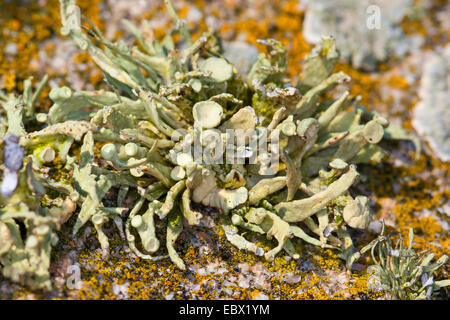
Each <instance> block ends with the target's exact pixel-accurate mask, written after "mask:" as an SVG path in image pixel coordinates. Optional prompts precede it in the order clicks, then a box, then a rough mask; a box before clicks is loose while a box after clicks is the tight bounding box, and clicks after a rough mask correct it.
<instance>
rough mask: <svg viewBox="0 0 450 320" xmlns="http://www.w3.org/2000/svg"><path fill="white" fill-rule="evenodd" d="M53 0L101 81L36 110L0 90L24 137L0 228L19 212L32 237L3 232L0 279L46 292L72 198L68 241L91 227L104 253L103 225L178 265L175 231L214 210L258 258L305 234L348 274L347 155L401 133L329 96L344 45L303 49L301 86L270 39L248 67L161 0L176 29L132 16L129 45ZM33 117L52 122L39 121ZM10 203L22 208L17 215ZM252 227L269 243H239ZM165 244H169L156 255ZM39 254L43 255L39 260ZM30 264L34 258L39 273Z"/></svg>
mask: <svg viewBox="0 0 450 320" xmlns="http://www.w3.org/2000/svg"><path fill="white" fill-rule="evenodd" d="M60 3H61V19H62V28H61V33H62V34H63V35H66V36H69V37H71V38H72V39H73V40H74V43H75V44H76V45H77V46H78V47H79V48H80V49H81V50H84V51H86V52H87V53H88V54H89V55H90V56H91V57H92V59H93V60H94V61H95V63H96V64H97V66H98V67H99V68H100V69H101V71H102V72H103V74H104V76H105V80H106V81H107V83H108V85H109V86H108V90H106V91H72V90H71V89H70V88H67V87H62V88H55V89H53V90H52V91H51V93H50V98H51V100H53V102H54V104H53V106H52V107H51V108H50V110H49V111H48V112H47V113H39V114H36V113H35V112H34V105H33V98H32V97H33V95H31V93H30V92H29V90H28V89H29V87H30V84H27V85H25V86H24V87H25V88H28V89H27V91H26V94H24V96H23V97H16V96H13V95H11V96H6V95H4V94H2V95H0V104H1V106H2V107H3V109H4V110H5V114H6V115H5V116H3V114H2V119H3V118H4V119H3V121H2V123H3V124H4V125H3V127H2V128H3V129H4V130H3V131H1V136H2V137H3V136H5V137H8V136H7V135H5V134H6V133H8V134H9V133H12V134H15V136H17V137H20V139H19V142H18V145H17V146H20V147H23V148H24V150H25V151H24V156H25V158H26V159H27V161H26V166H24V168H22V169H20V171H19V173H18V177H19V183H18V187H17V188H15V189H14V190H13V193H12V197H11V198H10V199H2V200H5V201H4V203H2V207H1V208H0V221H1V222H3V223H6V224H7V223H9V222H11V221H10V220H8V219H10V218H11V217H13V218H23V219H25V221H26V223H25V225H26V233H27V237H26V239H20V238H18V237H17V239H16V240H17V241H16V242H17V244H16V247H14V245H13V246H12V247H11V241H10V240H11V239H10V237H9V236H8V235H7V234H6V235H5V237H6V238H2V239H1V241H2V243H4V244H5V246H6V247H9V249H8V250H7V251H5V252H3V251H2V256H1V257H0V258H1V259H2V260H1V265H2V266H3V267H2V271H3V273H4V275H5V276H6V277H9V278H12V279H13V280H15V281H21V282H25V283H28V282H30V283H31V284H32V285H33V286H34V287H46V288H48V287H49V283H48V281H47V280H48V267H49V256H50V249H51V245H54V244H55V243H56V241H57V238H56V237H55V236H54V235H55V233H54V231H55V230H57V229H58V228H59V227H60V226H61V224H63V223H64V222H66V221H67V219H68V218H69V217H70V215H71V214H72V213H73V212H74V211H75V210H76V209H77V208H78V209H79V212H78V214H77V215H76V218H75V219H74V220H75V224H74V226H73V235H74V236H75V237H76V236H78V234H79V232H80V230H81V229H82V228H83V227H84V226H85V225H86V224H90V225H91V226H93V227H94V228H95V231H96V235H97V238H98V240H99V243H100V247H101V251H102V254H103V257H104V258H105V259H106V258H108V257H110V255H111V250H110V240H109V238H108V233H107V232H105V228H106V226H107V225H108V222H112V223H113V226H114V227H115V228H117V230H118V233H119V235H120V238H121V241H123V242H124V244H125V245H126V246H127V247H128V248H129V249H130V250H131V252H132V253H133V254H135V255H136V256H138V257H139V258H141V259H146V260H150V261H158V260H161V259H166V258H170V260H171V261H172V262H173V263H174V264H175V265H176V266H177V267H178V268H179V269H182V270H185V269H186V265H185V262H184V261H183V260H182V259H181V258H180V256H179V255H178V253H177V243H176V241H177V239H179V237H180V235H181V234H182V232H183V231H184V229H185V228H186V227H187V226H192V225H196V226H199V225H201V224H202V223H203V222H205V220H207V218H209V217H206V216H205V215H207V214H208V213H209V212H211V211H212V210H215V211H216V212H217V213H218V214H219V215H220V220H221V222H220V224H221V225H222V227H223V230H224V231H225V236H226V238H227V239H228V240H229V241H230V242H231V243H232V244H233V245H235V246H236V247H238V248H239V249H242V250H246V251H249V252H252V253H255V254H256V255H258V256H264V257H265V259H266V260H268V261H272V260H274V259H275V258H276V255H278V254H279V253H280V252H282V251H285V252H286V253H287V254H288V255H289V256H290V257H291V258H294V259H297V258H298V257H299V253H298V252H297V250H296V247H295V245H294V244H293V241H292V239H293V238H299V239H301V240H302V241H305V242H307V243H309V244H312V245H315V246H318V247H321V248H329V249H333V250H337V251H338V252H339V257H340V258H342V259H344V260H345V261H346V266H347V268H349V269H351V267H352V264H353V263H354V262H355V261H356V260H357V259H358V258H359V257H360V256H361V253H360V252H359V250H358V249H357V248H356V247H355V246H354V245H353V241H352V238H351V233H350V231H349V228H353V227H354V228H361V229H364V228H366V227H367V224H368V222H369V220H370V218H371V215H370V212H369V208H368V205H367V198H365V197H358V196H356V197H355V198H354V196H353V192H352V193H350V188H352V186H354V185H355V184H356V183H357V181H358V177H359V173H358V172H357V168H356V164H357V163H377V162H379V161H381V159H382V158H383V156H384V155H385V153H386V152H385V151H384V150H383V149H382V147H381V146H380V145H378V143H379V142H380V141H381V140H382V139H384V138H386V139H389V138H399V137H400V138H401V139H408V138H409V137H408V135H407V133H405V132H404V131H402V134H401V135H400V136H398V135H396V134H395V132H397V131H398V129H396V127H395V126H392V125H390V124H389V122H388V121H387V120H386V119H384V118H383V117H382V116H381V115H379V114H378V113H376V112H367V111H366V109H365V108H364V107H362V106H359V105H355V104H353V101H352V100H351V99H349V92H348V91H345V92H344V93H343V94H342V95H341V96H339V97H337V98H336V97H333V89H334V88H335V87H336V86H338V85H343V84H345V83H347V82H348V81H349V80H350V79H349V77H348V76H347V75H346V74H344V73H343V72H338V73H333V68H334V64H335V62H336V61H337V57H338V50H337V49H336V44H335V42H334V40H333V39H332V38H329V37H324V38H323V43H322V44H320V45H319V46H317V47H316V48H315V49H314V51H313V54H311V55H309V56H308V57H307V58H306V62H305V66H307V67H305V69H304V72H303V73H302V75H301V76H300V77H299V80H298V82H297V83H292V81H291V79H289V77H288V72H287V61H288V56H287V50H286V48H285V47H284V46H283V45H282V43H281V42H279V41H277V40H275V39H265V40H260V41H259V43H260V44H261V45H262V46H264V47H265V48H266V51H265V52H264V53H261V54H260V55H259V56H258V59H257V60H256V62H255V63H254V64H253V65H252V67H251V69H250V70H249V72H248V74H247V76H245V77H242V76H241V75H239V74H237V72H236V69H235V68H234V67H233V65H232V64H231V63H230V62H229V61H228V60H227V59H226V58H225V57H224V56H223V51H222V48H221V46H220V39H218V38H217V36H216V35H215V34H214V33H211V32H208V33H205V34H204V36H202V37H199V38H198V39H197V40H195V41H194V40H193V38H192V36H191V34H190V33H189V30H188V28H187V26H186V25H185V22H184V21H183V20H181V19H180V18H179V17H178V15H177V13H176V12H175V10H174V8H173V7H172V5H171V3H170V1H166V2H165V3H166V5H167V11H168V13H169V14H170V16H171V17H172V19H173V20H174V21H175V24H174V27H173V29H172V30H171V31H170V33H169V35H168V36H167V37H165V38H164V40H163V41H157V40H156V39H153V38H152V37H151V36H150V35H149V34H151V33H147V32H146V33H145V34H144V33H143V32H141V31H140V30H139V29H138V28H136V27H133V26H132V25H131V24H128V26H129V27H130V30H131V31H132V33H133V34H134V35H135V36H136V39H137V42H138V45H134V46H132V47H131V48H130V47H129V46H127V45H125V44H124V43H123V42H111V41H109V40H108V39H107V38H106V37H105V36H104V35H103V34H102V33H101V32H100V30H99V29H98V28H96V27H95V26H94V25H93V24H92V23H91V21H90V20H88V19H86V18H85V17H83V16H82V15H81V14H80V10H79V8H78V7H77V6H76V4H75V1H74V0H60ZM82 23H86V24H87V26H89V27H88V28H84V27H83V28H82ZM173 34H179V35H180V40H179V41H178V42H175V41H174V38H172V37H171V35H173ZM39 88H41V86H39ZM39 90H42V88H41V89H38V92H39ZM30 97H31V98H30ZM30 121H33V124H36V123H37V124H38V125H39V123H41V124H48V125H47V126H44V125H42V127H41V128H39V129H40V130H35V129H36V127H35V126H30V125H29V123H30ZM29 131H30V132H29ZM52 150H53V152H52ZM5 160H7V159H5ZM34 160H36V161H34ZM54 165H55V166H56V165H57V166H60V167H56V168H55V166H54ZM5 171H6V170H5ZM5 171H4V172H3V174H4V175H5ZM35 176H36V178H35ZM44 187H45V188H47V189H48V190H51V194H52V196H51V197H50V196H49V194H48V193H49V191H47V190H46V189H44ZM54 195H56V198H55V196H54ZM63 199H65V200H63ZM130 199H131V200H130ZM126 200H127V201H126ZM193 203H195V205H192V204H193ZM191 205H192V206H191ZM16 206H22V207H23V208H24V210H25V209H26V210H25V211H23V210H22V211H21V212H27V214H26V216H21V215H19V216H17V211H14V210H15V207H16ZM199 211H200V212H199ZM41 216H42V217H41ZM41 218H42V219H41ZM154 219H158V220H159V221H158V222H159V224H158V225H159V226H158V227H157V226H156V225H155V220H154ZM28 221H31V222H32V223H31V222H30V224H28ZM13 226H14V224H13ZM161 227H164V228H165V229H166V233H165V239H163V238H162V237H161V234H164V233H161V230H160V228H161ZM2 228H4V226H3V227H2ZM14 228H15V229H14ZM14 228H13V229H14V230H16V231H17V226H14ZM304 229H308V230H309V231H305V230H304ZM247 231H250V232H255V233H259V234H262V235H265V236H266V238H267V239H268V240H271V239H273V238H274V239H275V240H276V243H272V242H270V244H271V245H273V248H269V249H268V250H266V249H264V248H261V247H259V246H258V245H256V244H255V243H253V242H251V241H250V240H248V239H246V238H244V237H243V235H242V234H243V233H245V232H247ZM16 233H17V232H16ZM11 234H12V233H11ZM43 236H45V237H44V238H45V239H44V238H43ZM21 240H26V244H25V245H24V246H21V242H20V241H21ZM49 244H51V245H49ZM161 244H164V245H165V247H166V249H167V254H161V253H160V254H159V255H158V252H161V251H162V250H160V247H161ZM369 248H370V246H369V247H366V248H364V249H363V250H365V251H367V250H368V249H369ZM16 249H17V250H19V251H20V250H25V251H26V250H31V253H27V254H28V256H27V257H32V259H31V260H30V261H28V260H27V259H24V260H23V261H22V260H21V261H16V260H15V259H14V257H15V255H14V254H15V253H16V251H15V250H16ZM20 252H22V251H20ZM39 254H41V258H40V259H41V260H36V259H34V257H35V256H36V255H39ZM36 261H41V262H42V263H40V264H39V267H38V268H37V269H36V268H35V267H34V264H35V263H36ZM30 263H31V266H30V265H29V264H30ZM35 276H43V277H44V278H45V279H46V280H45V281H40V280H39V281H38V280H36V279H35V278H34V277H35ZM30 279H31V280H30Z"/></svg>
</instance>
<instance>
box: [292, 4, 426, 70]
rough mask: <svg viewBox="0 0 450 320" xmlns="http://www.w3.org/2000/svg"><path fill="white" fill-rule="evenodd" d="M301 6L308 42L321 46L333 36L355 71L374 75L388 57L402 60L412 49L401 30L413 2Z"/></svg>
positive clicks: (305, 36)
mask: <svg viewBox="0 0 450 320" xmlns="http://www.w3.org/2000/svg"><path fill="white" fill-rule="evenodd" d="M300 4H301V6H302V7H303V8H306V14H305V20H304V22H303V36H304V38H305V40H306V41H308V42H309V43H311V44H318V43H320V41H321V36H322V35H324V36H334V37H335V38H336V41H337V48H338V50H339V51H340V55H341V59H342V60H343V61H345V62H349V63H351V64H352V65H353V66H354V67H355V68H360V69H364V70H367V71H372V70H374V69H375V68H376V66H377V64H378V62H380V61H384V60H386V59H387V58H388V57H391V56H393V55H394V56H403V55H404V54H405V53H407V51H408V50H410V47H411V45H412V40H411V39H409V38H407V37H405V35H404V33H403V31H402V30H401V28H400V26H399V24H400V22H401V20H402V19H403V17H404V16H405V15H407V14H408V13H409V12H410V11H411V7H412V1H411V0H395V1H392V0H370V1H369V0H300ZM377 17H379V19H377ZM377 22H379V24H377ZM415 45H417V44H416V43H415Z"/></svg>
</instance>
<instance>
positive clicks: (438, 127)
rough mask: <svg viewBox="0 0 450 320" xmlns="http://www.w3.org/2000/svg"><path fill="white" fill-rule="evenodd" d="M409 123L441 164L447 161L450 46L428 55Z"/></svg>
mask: <svg viewBox="0 0 450 320" xmlns="http://www.w3.org/2000/svg"><path fill="white" fill-rule="evenodd" d="M419 97H420V101H419V103H418V104H417V105H416V107H415V108H414V114H413V121H412V124H413V126H414V128H415V129H416V130H417V132H418V133H419V134H420V135H422V136H423V137H424V138H425V139H426V140H427V141H428V143H429V144H430V146H431V148H432V149H433V152H434V155H435V156H436V157H438V158H439V159H441V160H442V161H450V45H447V46H446V47H445V49H443V50H442V53H437V52H433V53H429V58H428V59H427V61H426V63H425V65H424V69H423V73H422V78H421V81H420V89H419Z"/></svg>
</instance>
